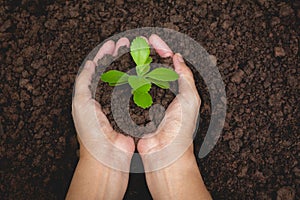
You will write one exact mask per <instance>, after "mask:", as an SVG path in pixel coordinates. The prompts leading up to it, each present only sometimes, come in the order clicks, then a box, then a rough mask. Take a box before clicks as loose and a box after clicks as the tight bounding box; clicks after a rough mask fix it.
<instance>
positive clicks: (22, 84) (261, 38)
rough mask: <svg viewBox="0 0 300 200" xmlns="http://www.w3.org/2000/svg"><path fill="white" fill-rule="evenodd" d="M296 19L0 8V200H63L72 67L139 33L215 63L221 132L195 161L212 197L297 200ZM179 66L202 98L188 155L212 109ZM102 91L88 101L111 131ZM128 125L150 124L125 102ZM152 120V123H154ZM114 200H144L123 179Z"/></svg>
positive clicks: (29, 5) (72, 136)
mask: <svg viewBox="0 0 300 200" xmlns="http://www.w3.org/2000/svg"><path fill="white" fill-rule="evenodd" d="M299 18H300V3H299V1H275V0H274V1H272V0H254V1H228V0H220V1H214V2H212V1H206V0H203V1H201V0H200V1H198V0H197V1H141V2H137V1H132V0H127V1H124V0H116V1H106V2H96V1H91V2H90V1H76V2H69V1H68V2H65V1H61V0H58V1H52V0H47V1H41V0H35V1H28V0H23V1H21V0H16V1H1V2H0V22H1V23H0V45H1V48H0V50H1V54H0V63H1V70H0V78H1V79H0V122H1V123H0V194H1V199H64V197H65V194H66V192H67V189H68V186H69V184H70V181H71V178H72V174H73V172H74V170H75V167H76V164H77V161H78V148H79V146H78V143H77V140H76V131H75V128H74V124H73V121H72V116H71V103H72V91H73V84H74V81H75V78H76V74H77V72H78V70H79V66H80V65H81V63H82V62H83V60H84V58H85V57H86V55H87V54H88V53H89V52H90V51H91V50H92V49H93V48H94V47H95V46H96V45H98V44H99V43H101V42H102V41H104V40H105V39H106V38H108V37H110V36H112V35H114V34H116V33H119V32H122V31H125V30H130V29H133V28H138V27H164V28H170V29H174V30H176V31H179V32H181V33H184V34H187V35H188V36H189V37H191V38H193V39H194V40H195V41H197V42H198V43H200V44H201V45H202V46H203V47H204V48H205V49H206V50H207V51H208V53H209V54H211V55H212V56H211V57H212V58H213V59H214V60H215V61H216V62H217V67H218V69H219V71H220V74H221V76H222V78H223V81H224V83H225V89H226V95H227V114H226V120H225V125H224V128H223V131H222V134H221V137H220V138H219V140H218V142H217V144H216V146H215V147H214V148H213V150H212V151H211V152H210V153H209V154H208V155H207V156H206V157H205V158H202V159H197V162H198V166H199V169H200V171H201V174H202V176H203V179H204V181H205V184H206V186H207V188H208V190H209V191H210V192H211V194H212V196H213V198H214V199H270V200H273V199H282V200H283V199H288V200H290V199H300V189H299V188H300V187H299V183H300V166H299V160H300V159H299V151H300V139H299V132H300V130H299V125H300V123H299V118H300V116H299V105H298V104H299V102H298V98H299V93H300V91H299V89H300V85H299V75H300V73H299V71H300V68H299V39H300V38H299V32H300V31H299ZM152 54H153V56H154V57H155V58H157V62H162V63H163V62H165V63H166V65H168V66H172V65H171V64H170V60H164V59H159V58H158V57H157V56H156V55H155V53H154V52H152ZM125 61H126V62H125ZM130 62H132V61H131V60H130V58H129V54H124V56H122V57H120V58H118V59H117V60H116V61H115V62H114V63H113V64H112V65H111V66H110V67H111V68H116V69H117V68H118V67H119V69H120V70H122V71H123V70H125V71H126V69H129V68H128V65H127V64H128V63H129V64H130ZM125 64H126V65H125ZM189 66H190V67H191V68H192V70H193V72H194V77H195V81H196V85H197V89H198V91H199V94H200V96H201V99H202V105H201V108H200V115H201V118H200V122H199V124H200V125H199V131H198V132H197V135H196V139H195V142H194V143H195V155H196V157H197V154H198V151H199V149H200V146H201V142H202V141H203V138H204V136H205V134H206V131H207V128H208V126H209V122H210V116H211V106H210V98H209V93H208V90H207V87H206V85H205V83H204V81H203V78H202V77H201V76H200V75H199V74H197V72H196V71H195V70H194V68H193V67H192V66H191V65H189ZM94 78H95V79H96V78H97V75H95V77H94ZM99 87H101V89H102V88H105V90H99ZM174 87H175V88H176V83H174ZM92 88H93V86H91V89H92ZM112 90H113V88H112V87H109V86H107V84H105V83H102V82H99V83H98V87H97V89H96V91H97V92H96V95H95V98H96V99H97V100H98V101H99V102H100V103H101V104H103V110H104V112H105V114H106V115H107V116H108V118H109V119H110V121H111V123H112V125H113V126H114V127H115V128H116V129H117V128H118V127H117V125H116V123H115V121H114V119H113V118H112V116H111V110H110V106H109V105H110V99H105V98H104V97H105V96H106V93H110V92H112ZM127 90H128V88H127V89H126V87H124V88H122V90H121V91H123V92H126V91H127ZM151 94H152V95H153V97H154V101H155V103H159V104H162V105H163V106H164V107H165V108H166V107H167V105H168V104H169V103H170V102H171V101H172V99H173V98H174V94H173V93H172V92H170V91H168V90H162V89H159V88H156V87H153V89H152V90H151ZM153 113H156V112H153ZM130 115H131V117H132V119H133V120H134V121H135V122H136V123H138V124H140V125H146V124H147V123H149V122H150V120H151V119H152V120H153V118H151V114H150V110H149V109H147V110H142V109H139V108H137V107H136V106H135V105H134V104H133V102H132V100H131V101H130ZM152 117H153V116H152ZM155 117H156V118H155ZM155 117H154V119H155V120H154V121H155V122H156V124H158V123H159V121H160V119H161V117H162V116H155ZM152 128H155V126H154V127H152ZM124 199H151V196H150V193H149V191H148V189H147V186H146V182H145V178H144V174H131V175H130V181H129V186H128V189H127V191H126V194H125V197H124Z"/></svg>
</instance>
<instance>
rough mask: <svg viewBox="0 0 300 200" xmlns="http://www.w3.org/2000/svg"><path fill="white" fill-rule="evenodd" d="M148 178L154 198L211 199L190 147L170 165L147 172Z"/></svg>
mask: <svg viewBox="0 0 300 200" xmlns="http://www.w3.org/2000/svg"><path fill="white" fill-rule="evenodd" d="M146 179H147V184H148V187H149V190H150V192H151V194H152V197H153V198H154V199H159V200H160V199H192V200H195V199H199V200H200V199H201V200H202V199H203V200H204V199H205V200H206V199H211V197H210V194H209V192H208V191H207V189H206V187H205V185H204V182H203V180H202V177H201V175H200V172H199V169H198V167H197V163H196V160H195V157H194V155H193V153H192V151H191V150H190V149H189V150H188V151H187V152H185V153H184V155H183V156H182V157H181V158H180V159H179V160H177V161H175V163H173V164H171V165H170V166H168V167H166V168H164V169H161V170H158V171H154V172H150V173H146Z"/></svg>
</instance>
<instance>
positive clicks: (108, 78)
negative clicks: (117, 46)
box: [101, 37, 178, 109]
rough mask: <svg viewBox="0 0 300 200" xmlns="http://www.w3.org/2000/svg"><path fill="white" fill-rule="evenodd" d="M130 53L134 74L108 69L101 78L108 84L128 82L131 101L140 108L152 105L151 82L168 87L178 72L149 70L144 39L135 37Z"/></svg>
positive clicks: (147, 50) (147, 52) (147, 47)
mask: <svg viewBox="0 0 300 200" xmlns="http://www.w3.org/2000/svg"><path fill="white" fill-rule="evenodd" d="M130 54H131V57H132V58H133V60H134V62H135V64H136V67H135V71H136V75H128V74H126V73H124V72H121V71H118V70H110V71H108V72H106V73H103V74H102V76H101V80H102V81H104V82H107V83H108V84H109V85H110V86H118V85H123V84H127V83H128V84H129V85H130V86H131V88H132V94H133V101H134V103H135V104H136V105H137V106H139V107H141V108H144V109H145V108H148V107H150V106H151V105H152V103H153V101H152V97H151V95H150V94H149V91H150V89H151V86H152V83H153V84H155V85H157V86H158V87H161V88H163V89H168V88H169V87H170V83H169V82H170V81H175V80H177V79H178V74H177V73H176V72H175V71H173V70H171V69H167V68H163V67H161V68H156V69H153V70H150V68H151V67H150V64H151V62H152V58H151V57H150V56H149V55H150V47H149V45H148V43H147V42H146V40H145V39H143V38H141V37H136V38H135V39H134V40H133V41H132V43H131V46H130Z"/></svg>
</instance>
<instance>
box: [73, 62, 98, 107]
mask: <svg viewBox="0 0 300 200" xmlns="http://www.w3.org/2000/svg"><path fill="white" fill-rule="evenodd" d="M94 72H95V63H94V62H92V61H90V60H88V61H86V63H85V65H84V68H83V70H82V71H81V73H80V74H79V76H78V77H77V79H76V84H75V96H74V100H75V101H77V100H79V97H81V98H83V99H80V101H86V100H89V99H90V98H91V97H92V94H91V92H90V89H89V85H90V84H91V81H92V75H93V74H94Z"/></svg>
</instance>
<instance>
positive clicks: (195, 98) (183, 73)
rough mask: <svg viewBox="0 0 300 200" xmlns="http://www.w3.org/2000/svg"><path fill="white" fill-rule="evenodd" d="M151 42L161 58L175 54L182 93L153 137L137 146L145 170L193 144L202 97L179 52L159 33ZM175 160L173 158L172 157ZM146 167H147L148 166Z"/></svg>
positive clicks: (179, 153)
mask: <svg viewBox="0 0 300 200" xmlns="http://www.w3.org/2000/svg"><path fill="white" fill-rule="evenodd" d="M149 43H150V44H151V45H152V47H153V48H154V49H155V50H156V52H157V53H158V54H159V55H160V56H161V57H172V58H173V63H174V67H175V71H176V72H177V73H178V74H179V79H178V84H179V93H178V94H177V95H176V98H175V99H174V100H173V101H172V103H171V104H170V105H169V107H168V109H167V110H166V113H165V116H164V118H163V120H162V122H161V124H160V125H159V127H158V128H157V130H156V131H155V132H154V133H153V134H152V136H150V137H149V136H147V137H145V138H141V139H140V140H139V142H138V146H137V149H138V151H139V153H140V154H141V156H142V158H143V162H144V164H145V163H146V166H145V169H146V168H147V167H148V170H149V171H151V170H154V169H156V168H160V167H162V166H163V165H167V164H170V163H171V162H173V161H174V160H175V159H177V158H178V157H179V156H181V155H182V154H183V153H184V152H185V151H186V150H187V149H189V151H190V152H191V153H193V149H192V147H191V144H192V141H193V133H194V131H195V128H196V125H197V118H198V114H199V108H200V104H201V99H200V97H199V95H198V92H197V89H196V86H195V82H194V78H193V74H192V72H191V70H190V69H189V68H188V67H187V66H186V65H185V63H184V61H183V59H182V57H181V55H180V54H175V55H174V54H173V52H172V51H171V49H170V48H169V47H168V46H167V44H166V43H165V42H164V41H163V40H162V39H161V38H160V37H159V36H157V35H151V37H150V38H149ZM172 159H174V160H172ZM146 170H147V169H146Z"/></svg>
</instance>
